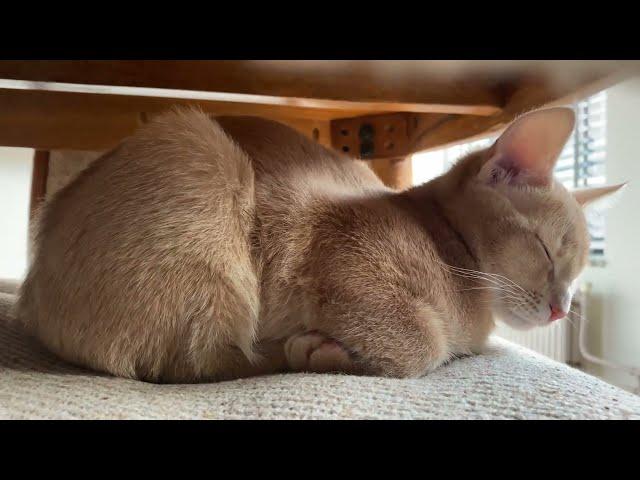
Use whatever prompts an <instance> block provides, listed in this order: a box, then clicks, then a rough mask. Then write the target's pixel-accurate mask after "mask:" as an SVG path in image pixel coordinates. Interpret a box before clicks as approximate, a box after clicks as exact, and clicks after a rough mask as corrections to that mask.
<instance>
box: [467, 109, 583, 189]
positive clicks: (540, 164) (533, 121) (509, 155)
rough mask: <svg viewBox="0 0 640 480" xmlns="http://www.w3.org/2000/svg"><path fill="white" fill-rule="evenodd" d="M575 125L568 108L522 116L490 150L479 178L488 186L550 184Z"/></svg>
mask: <svg viewBox="0 0 640 480" xmlns="http://www.w3.org/2000/svg"><path fill="white" fill-rule="evenodd" d="M574 124H575V114H574V113H573V110H571V109H570V108H564V107H558V108H547V109H543V110H536V111H533V112H530V113H527V114H525V115H522V116H521V117H519V118H518V119H516V120H515V121H514V122H513V123H512V124H511V125H510V126H509V127H508V128H507V129H506V130H505V131H504V133H503V134H502V135H500V138H498V140H496V142H495V143H494V144H493V146H492V147H491V148H490V149H489V151H488V159H487V161H486V162H485V164H484V166H483V167H482V169H481V170H480V174H479V176H480V179H481V181H483V182H485V183H487V184H491V185H496V184H499V183H506V184H509V185H530V186H534V187H544V186H549V185H551V183H552V181H553V167H554V166H555V164H556V162H557V160H558V157H559V156H560V153H561V152H562V149H563V148H564V145H565V143H566V142H567V139H568V138H569V136H570V135H571V132H572V131H573V127H574Z"/></svg>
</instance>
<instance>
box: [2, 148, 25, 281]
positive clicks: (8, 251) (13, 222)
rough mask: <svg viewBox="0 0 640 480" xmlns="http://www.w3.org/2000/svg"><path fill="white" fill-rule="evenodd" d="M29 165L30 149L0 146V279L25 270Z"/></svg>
mask: <svg viewBox="0 0 640 480" xmlns="http://www.w3.org/2000/svg"><path fill="white" fill-rule="evenodd" d="M32 164H33V150H32V149H30V148H7V147H0V279H2V278H5V279H7V278H8V279H20V278H22V277H23V276H24V275H25V273H26V272H25V270H26V266H27V229H28V223H29V199H30V196H31V169H32Z"/></svg>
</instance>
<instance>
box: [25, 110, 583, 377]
mask: <svg viewBox="0 0 640 480" xmlns="http://www.w3.org/2000/svg"><path fill="white" fill-rule="evenodd" d="M485 157H486V152H480V153H477V154H475V155H470V156H469V157H467V158H466V159H463V161H461V162H460V163H459V164H458V165H457V166H456V167H455V168H453V169H452V171H451V172H449V173H448V174H447V175H444V176H442V177H440V178H438V179H436V180H434V181H432V182H430V183H429V184H427V185H426V186H424V187H423V188H417V189H411V190H409V191H406V192H396V191H394V190H391V189H389V188H387V187H385V186H384V185H383V184H382V183H381V181H380V180H379V179H378V178H377V177H376V176H375V174H374V173H373V171H371V170H370V169H369V168H368V167H367V166H366V165H365V163H364V162H360V161H355V160H352V159H350V158H347V157H346V156H343V155H341V154H339V153H337V152H334V151H331V150H329V149H326V148H324V147H322V146H320V145H318V144H316V143H315V142H313V141H312V140H310V139H307V138H306V137H304V136H302V135H301V134H299V133H297V132H295V131H294V130H292V129H290V128H288V127H286V126H284V125H281V124H279V123H275V122H271V121H267V120H263V119H258V118H251V117H221V118H218V119H216V120H212V119H211V118H209V117H208V116H207V115H205V114H203V113H201V112H198V111H195V110H176V111H172V112H168V113H166V114H163V115H161V116H159V117H158V118H156V119H154V120H152V121H151V122H149V124H147V125H145V126H143V127H142V128H141V129H140V130H139V131H138V132H137V133H136V134H134V135H133V136H131V137H130V138H128V139H126V140H125V141H123V142H122V143H121V144H120V145H119V146H118V147H117V148H116V149H115V150H113V151H111V152H110V153H108V154H106V155H104V156H102V157H101V158H99V159H97V160H96V161H95V162H94V163H93V164H92V165H91V166H90V167H89V168H88V169H87V170H85V171H84V172H82V173H81V174H80V175H79V177H78V178H77V179H75V180H74V181H73V182H71V183H70V184H69V185H68V186H66V187H65V188H64V189H62V190H61V191H60V192H58V193H57V194H56V195H55V196H54V198H53V199H52V200H51V201H50V202H48V204H46V205H45V206H44V208H43V209H42V211H41V212H40V223H39V226H38V232H37V235H36V244H35V250H34V258H33V262H32V267H31V269H30V271H29V274H28V276H27V278H26V280H25V282H24V284H23V285H22V289H21V297H20V301H19V305H18V318H20V319H21V320H22V321H23V323H24V324H25V325H26V326H27V327H28V328H29V329H30V330H31V331H32V332H33V333H34V334H35V335H36V336H37V337H38V338H39V339H40V340H41V341H42V342H43V343H44V344H45V345H46V346H47V347H48V348H49V349H50V350H52V351H53V352H54V353H56V354H58V355H59V356H61V357H62V358H64V359H67V360H68V361H71V362H73V363H76V364H79V365H84V366H88V367H91V368H94V369H97V370H101V371H105V372H109V373H112V374H114V375H119V376H124V377H130V378H138V379H143V380H148V381H156V382H196V381H211V380H221V379H229V378H236V377H242V376H249V375H256V374H262V373H271V372H277V371H283V370H312V371H328V370H331V371H334V370H337V371H344V372H352V373H360V374H373V375H387V376H399V377H405V376H419V375H422V374H424V373H426V372H428V371H429V370H431V369H433V368H436V367H437V366H439V365H441V364H442V363H444V362H446V361H447V360H448V359H449V358H451V357H452V356H455V355H458V354H467V353H470V352H474V351H477V350H479V349H481V348H482V346H483V344H484V342H485V340H486V338H487V336H488V334H489V332H490V331H491V329H492V328H493V319H492V313H491V309H490V306H489V303H490V301H489V299H490V293H491V292H490V290H486V289H485V290H483V289H480V288H475V287H477V286H478V284H477V278H473V277H472V276H471V277H470V276H468V275H467V276H461V275H456V274H455V272H454V271H452V270H451V269H450V268H448V267H445V266H444V265H452V266H454V267H458V268H465V269H472V270H482V269H485V270H486V269H488V265H494V264H495V261H493V260H492V259H493V257H491V256H490V255H489V256H488V257H486V258H484V257H483V258H480V257H482V255H481V253H482V252H481V251H482V249H484V248H491V245H492V242H494V243H495V239H494V238H493V237H491V235H483V234H480V233H479V231H481V230H482V225H484V226H486V225H493V226H496V227H497V228H498V230H501V229H502V230H501V231H502V233H503V234H504V232H506V231H508V229H509V228H516V227H517V228H520V226H519V225H516V226H515V227H514V226H513V225H515V224H516V223H517V221H516V220H513V218H515V217H514V215H516V214H514V212H513V210H514V208H513V205H512V203H511V202H509V201H507V200H504V199H503V198H502V197H501V195H500V193H499V192H496V191H495V189H492V188H481V187H480V186H479V187H477V188H476V187H473V188H472V187H470V186H469V185H468V184H469V182H470V181H471V180H470V178H472V177H475V176H476V175H478V174H479V172H480V171H481V169H482V167H483V165H484V164H485V163H486V160H485ZM566 195H567V194H566V192H564V193H563V192H562V191H560V192H557V193H556V196H555V197H554V196H553V195H550V196H549V198H548V199H541V201H543V200H544V201H546V203H545V204H544V205H545V207H550V206H554V205H559V204H562V208H563V209H564V210H563V211H562V212H561V213H562V214H564V215H565V216H566V215H568V214H569V215H575V216H576V219H574V220H573V222H572V228H571V229H567V231H568V232H569V233H568V235H569V237H570V238H569V242H573V243H572V244H571V245H572V246H573V248H574V250H576V249H577V250H578V253H579V255H578V256H580V255H581V257H580V258H579V260H578V261H577V262H573V263H576V264H580V265H578V266H577V267H575V268H573V267H572V268H573V270H572V272H571V275H570V276H572V275H574V274H575V273H576V271H577V270H579V268H581V266H582V264H584V260H585V259H586V254H585V253H584V251H585V248H584V245H582V243H584V242H585V241H586V240H585V237H586V229H585V228H584V225H583V223H584V220H583V219H582V218H581V217H580V213H579V210H580V208H579V206H578V203H577V202H575V201H574V200H571V201H573V204H567V199H566V198H565V197H566ZM554 202H555V203H554ZM543 203H544V202H543ZM489 204H490V208H489ZM574 204H575V205H574ZM567 212H569V213H567ZM512 217H513V218H512ZM527 221H531V219H530V218H528V219H527ZM505 222H507V224H509V225H511V226H510V227H509V226H506V227H505V226H504V225H505ZM509 222H511V223H509ZM514 222H515V223H514ZM512 224H513V225H512ZM576 225H577V226H576ZM580 242H582V243H580ZM578 244H580V245H578ZM576 245H578V247H579V248H578V247H576ZM574 256H575V255H574ZM582 257H584V258H582ZM487 262H489V263H487ZM491 262H493V263H491ZM460 271H461V270H458V272H460Z"/></svg>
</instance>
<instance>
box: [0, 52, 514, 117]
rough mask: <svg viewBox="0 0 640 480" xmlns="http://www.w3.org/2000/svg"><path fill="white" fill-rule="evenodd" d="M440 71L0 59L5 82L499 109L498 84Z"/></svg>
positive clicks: (319, 102) (338, 106)
mask: <svg viewBox="0 0 640 480" xmlns="http://www.w3.org/2000/svg"><path fill="white" fill-rule="evenodd" d="M437 71H438V69H437V65H434V64H433V63H428V62H427V63H425V62H421V61H417V62H394V61H349V60H338V61H266V60H232V61H227V60H224V61H220V60H201V61H192V60H124V61H106V60H88V61H84V60H82V61H79V60H74V61H69V60H47V61H39V60H32V61H9V60H7V61H0V78H5V79H16V80H29V81H33V82H61V83H74V84H89V85H112V86H121V87H122V86H128V87H146V88H162V89H177V90H193V91H200V92H221V93H224V92H226V93H235V94H244V95H258V96H263V97H270V98H263V99H262V100H263V101H269V100H270V101H271V102H273V104H274V105H289V106H302V107H305V108H307V109H322V110H346V111H357V112H360V113H363V112H369V113H374V112H392V111H406V112H442V113H460V114H468V115H491V114H493V113H495V112H496V111H498V110H499V109H500V107H501V105H502V98H501V97H500V95H499V94H498V93H497V92H496V91H495V89H494V88H493V85H492V84H489V85H486V84H485V83H484V82H482V81H478V80H470V79H467V78H455V79H452V78H450V77H446V76H443V75H434V74H433V73H434V72H436V73H437ZM246 102H247V103H250V99H247V101H246Z"/></svg>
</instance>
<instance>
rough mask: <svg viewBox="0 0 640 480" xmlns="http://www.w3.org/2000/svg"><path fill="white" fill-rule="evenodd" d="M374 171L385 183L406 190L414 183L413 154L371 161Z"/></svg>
mask: <svg viewBox="0 0 640 480" xmlns="http://www.w3.org/2000/svg"><path fill="white" fill-rule="evenodd" d="M369 165H370V166H371V168H372V169H373V171H374V172H376V174H377V175H378V177H380V179H381V180H382V181H383V182H384V184H385V185H387V186H389V187H391V188H395V189H396V190H405V189H407V188H410V187H411V186H412V185H413V177H412V168H411V156H410V155H409V156H407V157H399V158H381V159H374V160H371V161H370V162H369Z"/></svg>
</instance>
